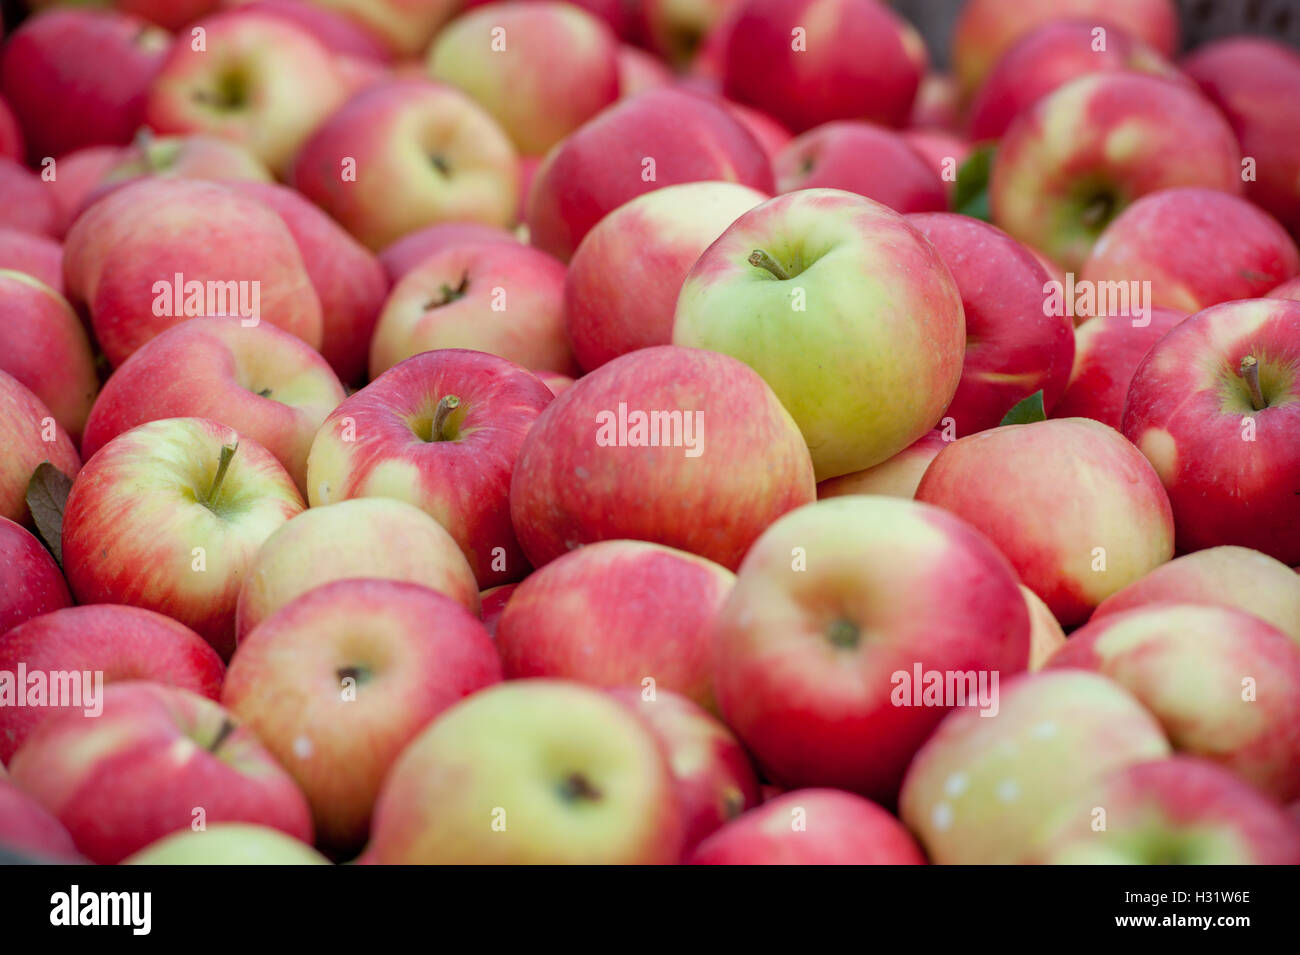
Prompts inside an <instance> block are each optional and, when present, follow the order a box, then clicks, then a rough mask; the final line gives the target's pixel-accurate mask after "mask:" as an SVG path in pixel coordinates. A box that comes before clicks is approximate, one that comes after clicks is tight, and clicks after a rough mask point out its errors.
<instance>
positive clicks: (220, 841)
mask: <svg viewBox="0 0 1300 955" xmlns="http://www.w3.org/2000/svg"><path fill="white" fill-rule="evenodd" d="M122 865H330V860H329V859H327V858H325V857H324V856H323V855H321V854H320V853H319V852H317V851H316V850H315V849H313V848H312V847H311V846H309V845H307V844H306V843H305V842H301V841H299V840H298V839H294V838H292V837H290V836H287V835H285V834H284V833H283V832H281V831H280V830H278V829H271V828H270V827H268V826H257V825H250V824H248V823H239V822H219V823H216V824H215V825H211V826H208V828H207V829H204V830H202V831H199V832H192V831H188V830H181V831H179V832H173V833H172V834H171V835H169V836H163V838H161V839H159V840H158V841H157V842H154V843H151V844H150V845H147V846H145V847H144V848H143V849H141V850H140V851H139V852H137V853H135V854H134V855H131V856H129V857H128V858H126V859H123V860H122Z"/></svg>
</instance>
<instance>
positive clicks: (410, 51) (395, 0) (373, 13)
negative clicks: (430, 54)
mask: <svg viewBox="0 0 1300 955" xmlns="http://www.w3.org/2000/svg"><path fill="white" fill-rule="evenodd" d="M310 2H311V3H312V4H314V5H315V6H319V7H325V8H326V9H329V10H337V11H338V12H339V13H342V14H344V15H346V16H348V17H350V18H351V19H352V20H354V21H356V22H357V23H358V24H360V25H361V26H362V27H364V28H365V29H366V30H367V31H368V32H370V33H373V34H375V35H376V36H378V37H380V38H381V39H382V40H384V42H385V43H387V44H388V46H389V48H390V49H391V50H392V51H393V52H394V53H395V54H397V55H399V56H402V57H410V56H415V55H417V54H419V53H420V52H421V51H422V50H424V49H425V48H426V47H428V45H429V41H430V40H432V39H433V35H434V34H435V33H436V32H437V31H438V28H439V27H441V26H442V25H443V24H444V23H446V22H447V21H448V20H450V19H451V18H452V16H453V15H454V14H455V12H456V10H457V8H458V7H459V6H460V5H461V0H310Z"/></svg>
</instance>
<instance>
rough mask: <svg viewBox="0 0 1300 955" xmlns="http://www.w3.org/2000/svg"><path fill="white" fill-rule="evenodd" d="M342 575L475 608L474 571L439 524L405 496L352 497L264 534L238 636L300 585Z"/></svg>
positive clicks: (242, 594) (242, 602) (247, 583)
mask: <svg viewBox="0 0 1300 955" xmlns="http://www.w3.org/2000/svg"><path fill="white" fill-rule="evenodd" d="M348 578H378V579H384V580H399V581H405V582H407V583H412V584H420V585H421V586H423V587H427V588H428V589H430V590H436V591H437V592H438V593H440V594H443V595H445V596H447V597H449V598H451V599H452V600H454V601H456V602H457V603H459V604H461V605H462V606H463V607H465V608H466V609H467V610H468V611H470V612H471V613H474V614H477V613H478V612H479V597H478V584H477V582H476V581H475V580H474V572H473V571H472V570H470V568H469V563H468V561H466V560H465V555H464V554H462V553H461V552H460V547H459V546H458V545H457V544H456V541H455V540H454V539H453V538H452V536H451V535H450V534H448V533H447V531H446V530H444V529H443V527H442V525H441V524H439V523H438V522H437V521H435V520H434V519H433V518H432V517H430V516H429V515H428V514H426V513H424V511H422V510H420V509H419V508H418V507H415V506H414V505H411V504H407V503H406V502H405V501H398V500H394V499H393V498H387V497H358V498H353V499H351V500H347V501H339V502H338V503H337V504H330V505H327V506H324V507H312V508H309V509H307V510H305V511H303V512H302V513H301V514H299V515H298V516H297V517H295V518H293V520H291V521H289V522H288V523H287V524H285V525H284V526H283V527H281V528H280V529H279V530H277V531H276V532H275V533H274V534H272V535H271V536H270V537H268V538H267V539H266V543H264V544H263V545H262V547H261V549H260V550H258V552H257V557H256V558H255V559H254V560H253V563H252V564H251V566H250V567H249V568H248V573H247V575H246V576H245V578H244V582H243V586H242V587H241V588H240V591H239V605H238V608H237V614H236V633H237V635H238V637H239V639H240V640H243V639H244V638H245V637H246V636H248V634H249V633H250V632H251V631H252V630H253V628H254V627H256V626H257V625H258V624H260V623H261V622H262V621H263V620H265V619H266V618H267V617H269V616H271V614H273V613H275V612H276V611H277V610H279V609H280V608H281V607H284V606H286V605H287V604H288V603H290V602H291V601H293V600H296V599H297V598H298V597H300V596H301V595H302V594H305V593H306V592H307V591H309V590H311V589H313V588H315V587H320V586H323V585H325V584H327V583H329V582H331V581H334V580H344V579H348Z"/></svg>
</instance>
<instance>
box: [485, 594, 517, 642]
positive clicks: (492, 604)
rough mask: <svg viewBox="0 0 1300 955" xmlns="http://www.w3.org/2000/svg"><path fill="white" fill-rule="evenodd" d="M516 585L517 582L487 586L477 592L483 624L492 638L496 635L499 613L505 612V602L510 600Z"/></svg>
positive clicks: (499, 618)
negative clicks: (485, 588) (480, 591)
mask: <svg viewBox="0 0 1300 955" xmlns="http://www.w3.org/2000/svg"><path fill="white" fill-rule="evenodd" d="M518 587H519V585H518V584H502V585H501V586H499V587H489V588H488V589H487V590H485V591H483V592H482V593H481V594H479V602H480V603H481V604H482V611H481V613H482V617H483V626H484V628H486V630H487V632H488V633H489V634H490V635H491V636H492V638H493V639H494V640H495V639H496V635H497V624H498V623H500V622H501V615H502V614H503V613H505V612H506V604H508V603H509V602H510V598H511V596H512V595H513V594H514V592H515V590H516V589H518Z"/></svg>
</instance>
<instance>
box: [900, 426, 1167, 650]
mask: <svg viewBox="0 0 1300 955" xmlns="http://www.w3.org/2000/svg"><path fill="white" fill-rule="evenodd" d="M1136 451H1137V449H1136V448H1134V447H1133V446H1132V445H1130V444H1129V443H1128V442H1126V441H1125V440H1124V439H1123V436H1122V435H1120V434H1119V433H1118V432H1117V431H1115V429H1113V428H1109V427H1107V426H1106V425H1104V424H1101V423H1099V422H1096V421H1092V420H1091V419H1088V418H1062V419H1056V420H1049V421H1038V422H1034V423H1032V424H1023V425H1008V426H1005V427H1000V428H994V429H992V430H991V431H983V432H980V433H979V434H974V435H970V436H969V437H966V438H961V439H959V440H957V441H955V442H953V443H952V444H950V445H949V446H948V447H946V448H944V449H943V450H942V451H940V452H939V456H938V457H936V458H935V459H934V462H933V463H932V464H931V465H930V467H929V469H928V470H927V471H926V472H925V476H924V477H923V478H921V485H920V487H919V488H917V491H916V499H917V500H918V501H925V502H927V503H930V504H935V505H938V506H939V507H943V508H946V509H947V510H949V511H951V512H952V513H954V514H956V515H957V516H958V517H961V518H964V519H965V520H967V521H969V522H970V523H971V524H973V525H974V526H975V527H976V528H978V529H979V530H981V531H983V532H984V533H985V534H986V535H988V538H989V539H990V540H991V541H993V543H994V544H996V545H997V546H998V547H999V548H1000V549H1001V551H1002V552H1003V553H1004V554H1006V556H1007V558H1008V559H1009V560H1010V561H1011V564H1012V566H1014V567H1015V569H1016V573H1017V574H1019V576H1020V581H1021V583H1023V584H1024V585H1025V586H1026V587H1028V588H1029V589H1030V590H1032V591H1033V592H1034V593H1036V594H1037V595H1038V596H1039V597H1041V598H1042V600H1043V602H1044V603H1046V604H1047V606H1048V607H1050V608H1051V610H1052V613H1053V615H1055V617H1056V619H1057V620H1058V621H1060V623H1061V626H1063V627H1072V626H1074V625H1076V624H1079V623H1082V622H1083V621H1084V620H1086V619H1087V618H1088V615H1089V614H1090V613H1091V612H1092V610H1093V608H1094V607H1096V606H1097V604H1099V603H1101V602H1102V601H1103V600H1105V599H1106V598H1107V597H1109V596H1110V595H1111V594H1113V593H1116V592H1117V591H1119V590H1121V589H1122V588H1124V587H1126V586H1128V585H1129V584H1131V583H1132V582H1133V581H1135V580H1138V579H1139V578H1141V577H1142V576H1144V575H1145V574H1147V573H1148V572H1150V571H1151V570H1154V569H1155V568H1156V567H1158V566H1160V565H1161V564H1163V563H1164V562H1165V561H1167V560H1169V559H1170V558H1171V557H1173V555H1174V520H1173V515H1172V513H1171V511H1170V504H1169V498H1168V497H1167V496H1166V494H1165V492H1164V488H1162V487H1161V486H1160V479H1159V476H1158V475H1157V474H1156V471H1155V469H1154V468H1152V467H1151V465H1150V464H1149V463H1148V462H1147V460H1146V459H1145V458H1144V457H1143V456H1142V455H1141V454H1139V453H1136ZM1059 461H1069V462H1070V463H1071V467H1070V468H1069V469H1068V470H1063V469H1060V468H1056V467H1049V466H1048V462H1059ZM1098 548H1100V549H1102V550H1103V551H1104V555H1098V554H1097V553H1096V551H1097V549H1098ZM1100 556H1104V568H1103V569H1096V570H1094V567H1097V561H1098V558H1099V557H1100Z"/></svg>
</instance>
